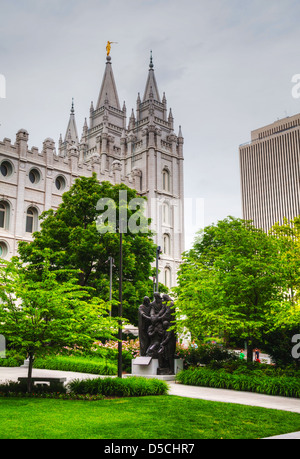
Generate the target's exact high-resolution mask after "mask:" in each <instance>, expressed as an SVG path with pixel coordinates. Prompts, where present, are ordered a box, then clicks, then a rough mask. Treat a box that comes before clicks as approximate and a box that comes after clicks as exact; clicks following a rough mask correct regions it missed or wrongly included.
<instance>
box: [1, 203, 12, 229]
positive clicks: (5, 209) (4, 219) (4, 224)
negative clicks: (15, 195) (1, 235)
mask: <svg viewBox="0 0 300 459" xmlns="http://www.w3.org/2000/svg"><path fill="white" fill-rule="evenodd" d="M9 214H10V207H9V204H8V203H7V202H5V201H1V202H0V228H3V229H5V230H8V228H9Z"/></svg>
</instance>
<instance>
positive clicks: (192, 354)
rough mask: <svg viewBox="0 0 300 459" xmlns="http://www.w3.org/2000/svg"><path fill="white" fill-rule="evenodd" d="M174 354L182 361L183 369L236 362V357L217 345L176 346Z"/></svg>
mask: <svg viewBox="0 0 300 459" xmlns="http://www.w3.org/2000/svg"><path fill="white" fill-rule="evenodd" d="M176 354H177V356H178V357H179V358H181V359H184V364H185V368H189V367H190V366H195V365H199V364H201V365H207V364H209V363H210V362H212V361H216V362H224V361H228V360H230V361H231V360H237V359H238V357H237V355H236V354H235V353H234V352H232V351H229V350H228V349H226V348H224V347H222V346H220V345H219V344H200V345H199V346H198V347H197V348H195V347H193V346H192V345H190V346H188V347H185V346H182V345H180V344H177V347H176Z"/></svg>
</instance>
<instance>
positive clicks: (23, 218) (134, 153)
mask: <svg viewBox="0 0 300 459" xmlns="http://www.w3.org/2000/svg"><path fill="white" fill-rule="evenodd" d="M28 138H29V135H28V132H27V131H26V130H25V129H21V130H19V131H18V133H17V135H16V141H15V143H14V144H13V143H12V142H11V140H10V139H7V138H5V139H4V140H3V142H0V256H2V257H6V258H10V257H11V256H13V255H15V254H16V253H17V247H18V242H19V241H24V240H25V241H31V240H32V233H33V232H34V231H35V230H37V229H39V221H38V217H39V215H40V214H41V213H42V212H43V211H44V210H48V209H50V208H53V209H56V208H57V207H58V206H59V204H60V202H61V199H62V194H63V193H64V192H65V191H67V190H68V189H69V188H70V187H71V186H72V184H73V183H74V181H75V179H76V178H78V177H81V176H85V177H89V176H91V175H92V173H93V172H95V173H96V174H97V177H98V178H99V181H101V182H102V181H105V180H107V181H110V182H111V183H113V184H116V183H124V184H126V185H127V186H129V187H130V188H134V189H136V190H137V191H138V193H139V194H140V195H141V196H146V197H147V198H148V205H147V213H148V216H149V217H150V218H151V219H152V229H153V230H154V231H155V234H156V235H155V242H156V243H157V245H158V246H161V248H162V254H161V257H160V262H159V268H160V271H161V274H160V279H159V280H160V282H162V283H165V284H167V285H168V286H169V287H171V286H173V285H175V284H176V272H177V269H178V267H179V264H180V261H181V254H182V252H183V251H184V224H183V221H184V208H183V207H184V206H183V199H184V184H183V143H184V140H183V137H182V133H181V128H180V129H179V134H178V135H175V133H174V119H173V115H172V111H171V110H170V111H169V113H167V101H166V98H165V95H163V98H162V99H161V97H160V94H159V91H158V86H157V82H156V78H155V73H154V67H153V61H152V57H151V61H150V66H149V73H148V78H147V82H146V88H145V92H144V96H143V99H141V97H140V94H139V95H138V98H137V107H136V113H134V110H132V113H131V116H130V118H129V122H128V123H127V110H126V106H125V103H124V104H123V106H122V108H121V106H120V102H119V97H118V93H117V88H116V83H115V79H114V75H113V70H112V63H111V57H110V56H107V60H106V67H105V72H104V76H103V81H102V86H101V89H100V93H99V97H98V101H97V105H96V106H95V108H94V104H93V103H92V104H91V108H90V116H89V122H88V121H87V119H85V123H84V126H83V130H82V135H81V138H80V139H79V137H78V132H77V126H76V120H75V110H74V103H73V104H72V108H71V114H70V119H69V123H68V126H67V130H66V134H65V137H64V138H62V136H60V139H59V143H58V148H57V149H56V146H55V142H54V141H53V140H52V139H50V138H47V139H46V140H45V141H44V143H43V148H42V150H41V151H39V149H37V148H36V147H32V148H31V149H29V147H28Z"/></svg>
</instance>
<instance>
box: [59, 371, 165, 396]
mask: <svg viewBox="0 0 300 459" xmlns="http://www.w3.org/2000/svg"><path fill="white" fill-rule="evenodd" d="M168 388H169V386H168V384H167V383H166V382H165V381H160V380H158V379H146V378H142V377H135V376H131V377H129V378H124V379H120V378H96V379H86V380H78V379H75V380H73V381H71V382H70V383H69V384H68V390H69V391H70V393H74V394H81V395H85V394H89V395H104V396H108V397H140V396H146V395H166V394H167V392H168Z"/></svg>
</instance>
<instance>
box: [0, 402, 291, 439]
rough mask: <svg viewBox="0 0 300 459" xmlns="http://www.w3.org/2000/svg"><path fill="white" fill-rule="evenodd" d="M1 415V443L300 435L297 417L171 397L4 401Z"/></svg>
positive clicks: (279, 412) (1, 404) (1, 406)
mask: <svg viewBox="0 0 300 459" xmlns="http://www.w3.org/2000/svg"><path fill="white" fill-rule="evenodd" d="M0 413H1V429H0V439H48V438H50V439H149V440H150V439H167V440H173V439H174V440H175V439H176V440H177V439H181V440H186V439H194V440H196V439H220V438H224V439H238V438H243V439H253V438H263V437H268V436H273V435H279V434H283V433H288V432H295V431H300V414H297V413H289V412H284V411H278V410H270V409H265V408H257V407H251V406H242V405H235V404H228V403H219V402H209V401H204V400H198V399H189V398H183V397H175V396H168V395H166V396H159V397H157V396H156V397H136V398H122V399H105V400H100V401H94V402H87V401H77V400H75V401H69V400H67V401H66V400H56V399H34V398H1V399H0Z"/></svg>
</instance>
